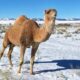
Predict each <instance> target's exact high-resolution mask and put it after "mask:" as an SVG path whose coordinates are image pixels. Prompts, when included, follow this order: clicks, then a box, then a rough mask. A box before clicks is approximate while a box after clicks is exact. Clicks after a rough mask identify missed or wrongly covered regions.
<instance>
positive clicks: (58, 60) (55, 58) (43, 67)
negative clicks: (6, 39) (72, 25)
mask: <svg viewBox="0 0 80 80" xmlns="http://www.w3.org/2000/svg"><path fill="white" fill-rule="evenodd" d="M69 30H71V29H69ZM2 36H4V35H2ZM2 41H3V39H2V37H1V38H0V43H1V44H0V49H1V47H2ZM19 50H20V48H19V47H15V48H14V50H13V53H12V62H13V65H14V66H13V68H10V67H9V61H8V58H7V51H8V48H7V49H6V51H5V53H4V56H3V57H2V59H1V61H0V80H4V79H5V80H80V34H72V36H71V37H68V38H65V37H64V35H63V34H56V33H55V34H52V35H51V37H50V39H49V40H47V41H46V42H43V43H41V44H40V46H39V49H38V51H37V53H36V58H35V64H34V68H33V70H34V73H35V74H34V75H30V73H29V67H30V63H29V61H30V52H31V48H28V49H27V50H26V52H25V57H24V64H23V66H22V72H21V74H20V75H19V74H17V69H18V65H19V55H20V51H19Z"/></svg>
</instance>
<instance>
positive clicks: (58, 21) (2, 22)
mask: <svg viewBox="0 0 80 80" xmlns="http://www.w3.org/2000/svg"><path fill="white" fill-rule="evenodd" d="M14 21H15V20H0V24H8V25H9V24H13V23H14ZM36 22H37V23H38V24H43V22H44V21H36ZM66 23H68V24H71V23H80V20H77V21H75V20H71V21H70V20H66V21H64V20H63V21H60V20H56V21H55V24H66Z"/></svg>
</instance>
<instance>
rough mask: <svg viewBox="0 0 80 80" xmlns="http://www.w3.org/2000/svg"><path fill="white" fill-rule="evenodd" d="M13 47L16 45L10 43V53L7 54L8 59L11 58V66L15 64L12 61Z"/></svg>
mask: <svg viewBox="0 0 80 80" xmlns="http://www.w3.org/2000/svg"><path fill="white" fill-rule="evenodd" d="M13 47H14V45H13V44H10V47H9V51H8V54H7V56H8V59H9V63H10V65H11V66H13V64H12V61H11V53H12V51H13Z"/></svg>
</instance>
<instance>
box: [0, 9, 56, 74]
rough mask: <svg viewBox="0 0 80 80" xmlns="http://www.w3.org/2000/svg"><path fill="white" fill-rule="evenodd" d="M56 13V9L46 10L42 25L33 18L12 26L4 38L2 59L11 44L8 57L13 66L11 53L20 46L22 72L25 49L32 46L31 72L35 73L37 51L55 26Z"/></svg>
mask: <svg viewBox="0 0 80 80" xmlns="http://www.w3.org/2000/svg"><path fill="white" fill-rule="evenodd" d="M56 15H57V11H56V9H48V10H45V17H44V24H43V26H42V27H39V25H38V24H37V23H36V22H35V21H33V20H31V19H29V20H25V21H24V22H23V25H21V26H12V27H10V28H9V29H8V30H7V31H6V33H5V37H4V40H3V48H2V51H1V52H0V59H1V57H2V56H3V53H4V50H5V49H6V47H7V46H8V45H9V52H8V58H9V62H10V65H11V66H13V64H12V61H11V53H12V51H13V48H14V46H20V62H19V69H18V73H20V72H21V68H22V64H23V62H24V54H25V50H26V48H28V47H30V46H32V49H31V59H30V74H33V65H34V59H35V53H36V51H37V49H38V47H39V45H40V43H41V42H44V41H46V40H48V39H49V37H50V35H51V33H52V31H53V29H54V26H55V19H56ZM15 23H16V22H15ZM16 24H17V23H16Z"/></svg>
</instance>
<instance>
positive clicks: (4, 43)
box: [0, 36, 9, 59]
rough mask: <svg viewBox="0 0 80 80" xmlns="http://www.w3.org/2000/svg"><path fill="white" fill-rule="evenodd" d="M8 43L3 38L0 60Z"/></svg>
mask: <svg viewBox="0 0 80 80" xmlns="http://www.w3.org/2000/svg"><path fill="white" fill-rule="evenodd" d="M8 43H9V41H8V39H7V38H6V36H5V38H4V40H3V47H2V50H1V52H0V59H1V58H2V56H3V54H4V51H5V49H6V47H7V46H8Z"/></svg>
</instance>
